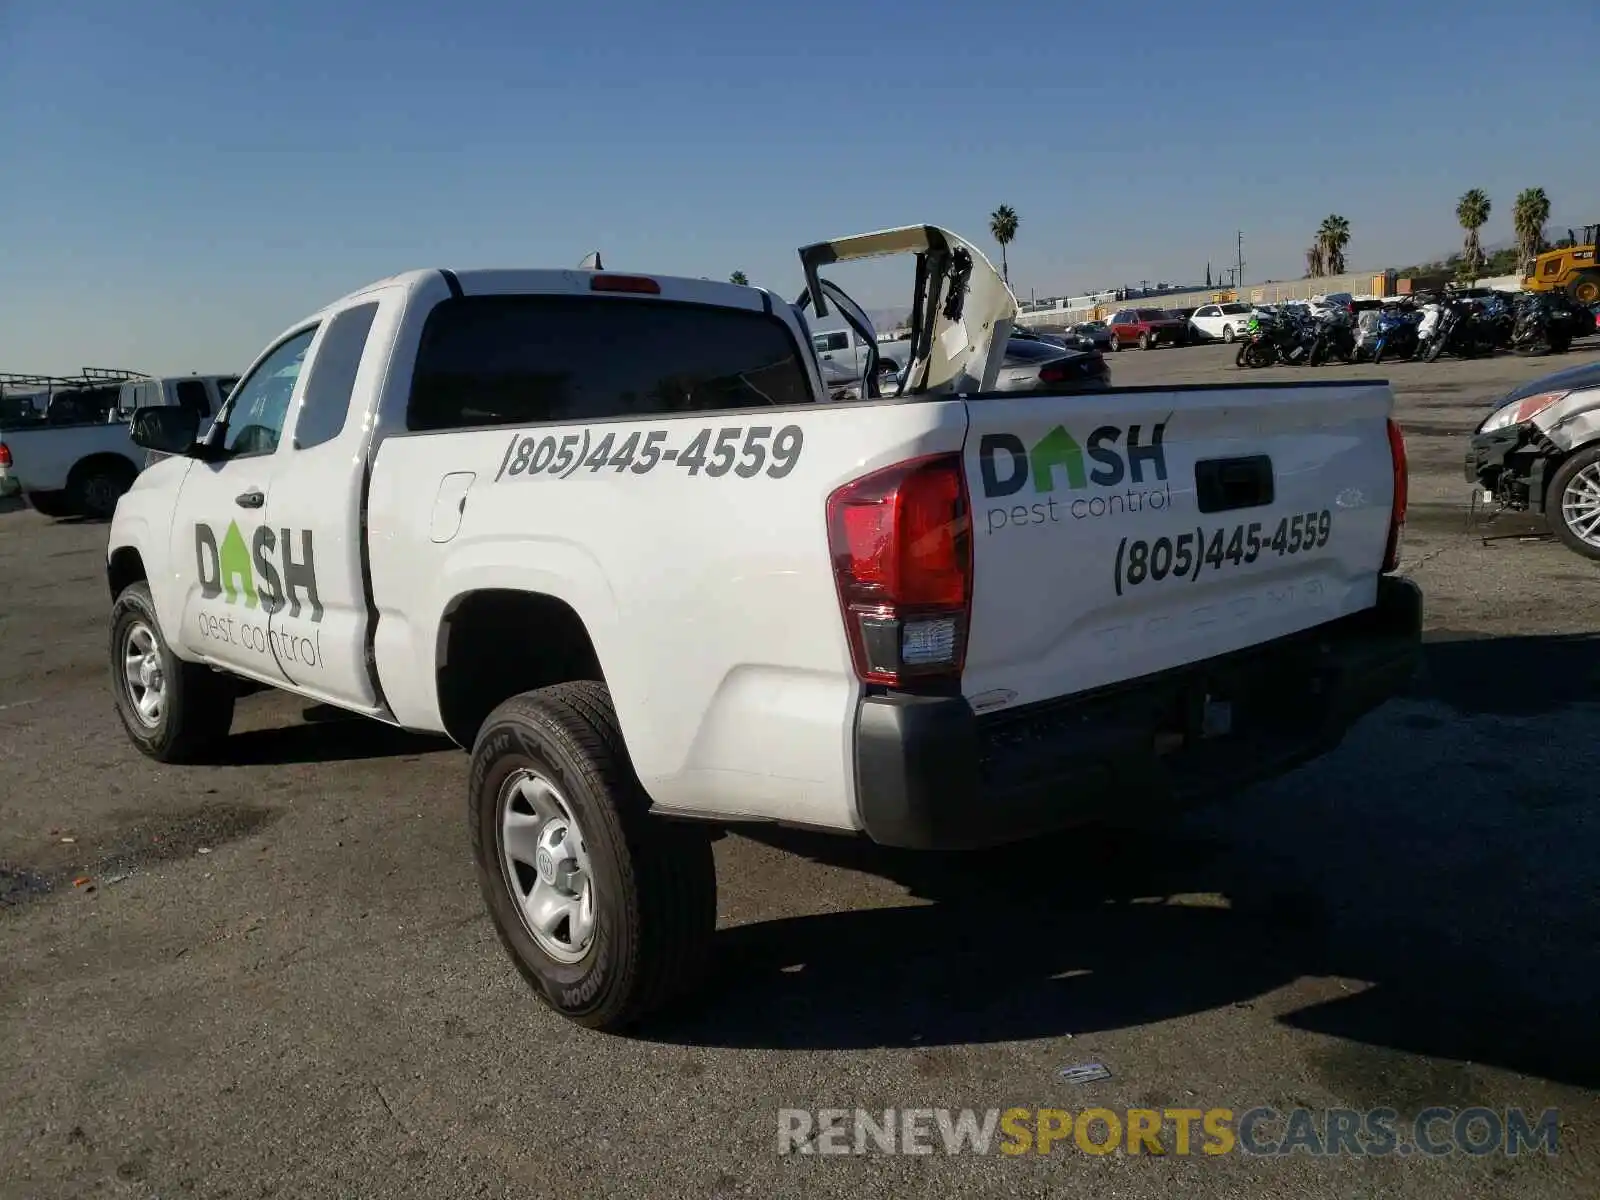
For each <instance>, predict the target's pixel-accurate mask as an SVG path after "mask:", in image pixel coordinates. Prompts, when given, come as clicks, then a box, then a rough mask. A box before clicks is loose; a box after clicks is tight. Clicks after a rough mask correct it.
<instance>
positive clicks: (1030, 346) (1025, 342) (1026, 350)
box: [1006, 338, 1066, 362]
mask: <svg viewBox="0 0 1600 1200" xmlns="http://www.w3.org/2000/svg"><path fill="white" fill-rule="evenodd" d="M1065 353H1066V351H1065V350H1063V349H1062V348H1061V347H1060V346H1058V345H1056V344H1055V343H1054V342H1035V341H1033V340H1031V339H1025V338H1007V339H1006V357H1007V358H1014V359H1021V360H1024V361H1026V362H1042V361H1043V360H1044V359H1047V358H1060V357H1061V356H1062V355H1063V354H1065Z"/></svg>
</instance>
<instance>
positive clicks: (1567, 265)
mask: <svg viewBox="0 0 1600 1200" xmlns="http://www.w3.org/2000/svg"><path fill="white" fill-rule="evenodd" d="M1567 232H1568V233H1569V234H1570V233H1571V232H1572V231H1571V230H1568V231H1567ZM1597 233H1600V225H1585V226H1584V227H1583V236H1582V237H1581V238H1580V237H1576V236H1574V237H1573V238H1572V240H1573V241H1574V242H1575V243H1576V244H1575V245H1571V246H1567V247H1566V248H1564V249H1561V250H1546V251H1545V252H1544V253H1543V254H1541V255H1539V257H1538V258H1536V259H1534V260H1533V270H1532V271H1531V272H1530V273H1529V274H1528V277H1527V278H1526V279H1524V280H1523V281H1522V286H1523V287H1525V288H1527V289H1528V290H1529V291H1530V292H1548V291H1552V290H1553V289H1555V288H1566V289H1567V295H1569V296H1571V297H1572V299H1574V300H1576V301H1577V302H1578V303H1579V304H1594V303H1596V302H1597V301H1600V263H1596V261H1595V257H1594V244H1595V235H1596V234H1597Z"/></svg>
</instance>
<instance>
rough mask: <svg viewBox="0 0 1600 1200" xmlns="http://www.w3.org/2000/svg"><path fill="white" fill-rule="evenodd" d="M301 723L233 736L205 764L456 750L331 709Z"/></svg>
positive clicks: (314, 710) (317, 708)
mask: <svg viewBox="0 0 1600 1200" xmlns="http://www.w3.org/2000/svg"><path fill="white" fill-rule="evenodd" d="M301 717H302V720H303V721H304V724H301V725H283V726H279V727H277V728H274V729H251V730H247V731H245V732H243V733H235V734H233V735H231V736H230V737H228V738H225V739H224V740H223V741H222V742H221V743H220V744H219V745H218V746H217V748H216V751H215V752H214V753H213V754H212V755H211V756H210V758H209V759H208V760H207V761H208V763H209V764H210V765H213V766H227V767H244V766H258V765H261V764H269V763H270V764H281V763H331V762H348V761H355V760H359V759H370V758H398V757H400V756H402V755H408V754H431V753H434V752H436V751H440V750H453V749H455V743H453V742H451V741H450V740H449V739H448V738H443V737H429V736H426V735H424V734H419V733H410V732H407V731H406V730H404V729H396V728H395V727H394V726H392V725H385V724H384V723H383V722H381V721H374V720H372V719H370V718H368V717H363V716H359V715H357V714H355V713H350V712H346V711H344V710H343V709H340V708H335V707H333V706H332V705H327V704H314V705H312V706H311V707H309V708H307V709H305V710H304V712H302V714H301Z"/></svg>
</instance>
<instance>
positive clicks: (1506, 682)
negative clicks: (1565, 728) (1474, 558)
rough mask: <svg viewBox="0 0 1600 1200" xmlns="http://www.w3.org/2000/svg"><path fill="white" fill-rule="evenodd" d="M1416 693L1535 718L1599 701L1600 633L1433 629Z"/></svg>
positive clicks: (1464, 707) (1464, 709)
mask: <svg viewBox="0 0 1600 1200" xmlns="http://www.w3.org/2000/svg"><path fill="white" fill-rule="evenodd" d="M1423 664H1424V668H1423V672H1422V674H1421V675H1420V676H1419V678H1418V680H1417V683H1416V684H1415V685H1414V689H1413V694H1414V695H1417V696H1420V697H1424V698H1427V699H1434V700H1439V701H1441V702H1443V703H1445V704H1448V705H1449V706H1450V707H1451V708H1453V709H1455V710H1456V711H1457V712H1461V713H1494V714H1497V715H1500V716H1516V717H1533V716H1540V715H1542V714H1544V713H1550V712H1554V711H1555V710H1557V709H1561V708H1565V707H1567V706H1568V705H1570V704H1582V703H1596V702H1600V634H1588V633H1573V634H1530V635H1528V636H1526V637H1493V636H1489V635H1487V634H1481V633H1470V632H1467V633H1463V632H1456V631H1453V630H1447V629H1445V630H1435V631H1432V632H1430V633H1429V634H1428V636H1427V644H1426V645H1425V646H1424V647H1423Z"/></svg>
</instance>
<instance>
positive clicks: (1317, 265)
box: [1306, 237, 1327, 279]
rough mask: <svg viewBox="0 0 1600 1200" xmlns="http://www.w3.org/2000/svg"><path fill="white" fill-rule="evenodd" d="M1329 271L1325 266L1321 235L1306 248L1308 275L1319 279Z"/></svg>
mask: <svg viewBox="0 0 1600 1200" xmlns="http://www.w3.org/2000/svg"><path fill="white" fill-rule="evenodd" d="M1326 273H1327V271H1326V269H1325V267H1324V259H1323V249H1322V239H1321V238H1320V237H1319V238H1318V239H1317V240H1316V241H1314V242H1312V243H1311V245H1310V246H1309V247H1307V249H1306V275H1307V277H1309V278H1311V279H1319V278H1321V277H1322V276H1323V275H1325V274H1326Z"/></svg>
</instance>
